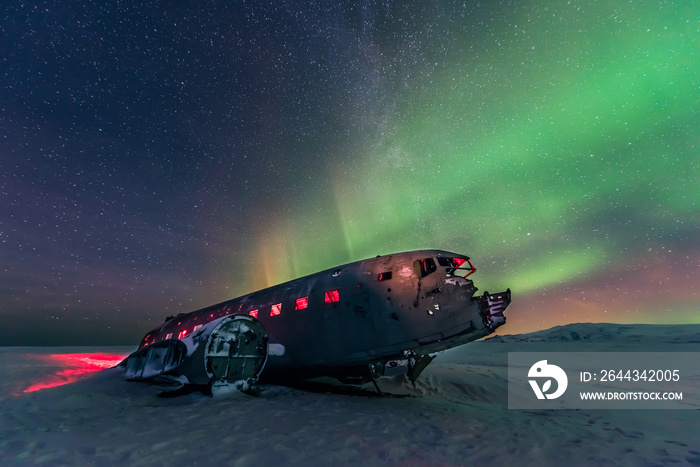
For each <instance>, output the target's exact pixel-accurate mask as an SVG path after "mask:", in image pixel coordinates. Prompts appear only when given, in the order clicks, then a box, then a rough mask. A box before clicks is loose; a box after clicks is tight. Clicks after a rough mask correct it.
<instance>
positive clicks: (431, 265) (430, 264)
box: [416, 258, 437, 277]
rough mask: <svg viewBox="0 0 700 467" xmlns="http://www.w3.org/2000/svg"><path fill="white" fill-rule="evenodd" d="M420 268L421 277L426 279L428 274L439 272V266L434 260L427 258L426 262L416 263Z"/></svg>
mask: <svg viewBox="0 0 700 467" xmlns="http://www.w3.org/2000/svg"><path fill="white" fill-rule="evenodd" d="M416 262H417V263H418V265H419V266H420V274H421V277H425V276H427V275H428V274H432V273H434V272H435V271H436V270H437V265H436V264H435V260H434V259H433V258H425V259H424V260H419V261H416Z"/></svg>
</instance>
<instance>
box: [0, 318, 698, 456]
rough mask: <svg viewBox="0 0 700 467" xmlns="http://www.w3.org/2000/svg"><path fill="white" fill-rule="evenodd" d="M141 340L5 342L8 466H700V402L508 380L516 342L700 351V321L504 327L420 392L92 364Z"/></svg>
mask: <svg viewBox="0 0 700 467" xmlns="http://www.w3.org/2000/svg"><path fill="white" fill-rule="evenodd" d="M131 350H133V348H131V347H121V348H101V347H100V348H97V347H90V348H72V349H67V348H62V347H61V348H56V347H54V348H26V347H25V348H17V347H14V348H7V347H6V348H2V347H0V370H1V371H2V373H3V378H2V379H0V465H2V466H14V465H50V466H54V465H80V466H90V465H95V466H108V465H129V466H130V465H148V466H157V465H182V466H188V465H193V466H195V465H217V466H218V465H233V466H259V465H402V466H413V465H416V466H423V465H425V466H435V465H553V466H554V465H556V466H562V465H565V466H568V465H632V466H652V465H677V466H685V465H696V466H697V465H700V409H695V410H546V411H536V410H509V409H508V404H507V379H506V378H507V353H508V352H509V351H511V352H513V351H518V352H523V351H525V352H526V351H538V352H539V351H551V352H567V351H667V352H669V351H670V352H672V351H678V352H698V351H700V325H669V326H656V325H617V324H573V325H568V326H562V327H556V328H552V329H550V330H546V331H540V332H536V333H531V334H524V335H518V336H497V337H495V338H491V339H488V340H485V341H480V342H474V343H471V344H468V345H465V346H462V347H460V348H457V349H453V350H450V351H448V352H445V353H444V354H442V355H440V356H438V358H437V359H436V360H435V361H434V362H433V363H432V364H431V365H430V366H429V367H428V368H427V369H426V370H425V372H424V373H423V375H422V376H421V378H420V379H419V381H418V383H417V385H416V388H415V389H414V388H413V387H412V386H411V385H410V383H407V382H405V381H404V380H401V379H385V380H383V381H382V382H381V385H382V388H383V389H384V390H390V391H391V392H392V393H393V395H383V396H379V395H376V393H372V392H371V391H365V390H352V391H346V390H334V391H331V390H330V389H329V388H328V387H321V388H319V387H312V388H308V389H299V388H287V387H282V386H261V387H259V390H258V394H257V395H256V396H249V395H244V394H235V395H229V396H226V397H222V398H210V397H206V396H203V395H201V394H199V393H195V394H190V395H186V396H182V397H177V398H168V399H164V398H159V397H156V394H157V393H158V392H159V391H160V390H161V388H159V387H158V386H153V385H147V384H142V383H131V382H127V381H124V380H123V378H122V377H121V375H120V372H119V370H117V369H106V370H103V371H94V372H92V373H89V374H88V373H85V374H82V372H83V371H85V370H97V369H100V368H101V367H103V366H108V365H109V364H110V363H109V362H111V361H114V360H118V359H119V358H120V357H122V356H125V355H127V354H128V353H129V352H130V351H131ZM71 355H72V356H73V357H71ZM110 356H111V358H112V360H110ZM698 364H699V365H700V362H699V363H698ZM76 378H77V380H76V381H74V382H71V383H69V384H62V385H58V384H59V383H64V382H67V381H70V380H73V379H76ZM51 386H55V387H51ZM27 389H29V391H28V392H25V391H26V390H27Z"/></svg>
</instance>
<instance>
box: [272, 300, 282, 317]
mask: <svg viewBox="0 0 700 467" xmlns="http://www.w3.org/2000/svg"><path fill="white" fill-rule="evenodd" d="M280 313H282V304H281V303H278V304H276V305H272V308H270V316H277V315H279V314H280Z"/></svg>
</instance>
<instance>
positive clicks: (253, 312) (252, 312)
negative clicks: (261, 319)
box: [248, 310, 258, 318]
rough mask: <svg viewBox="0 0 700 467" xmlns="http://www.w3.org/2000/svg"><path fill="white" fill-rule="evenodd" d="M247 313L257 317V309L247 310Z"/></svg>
mask: <svg viewBox="0 0 700 467" xmlns="http://www.w3.org/2000/svg"><path fill="white" fill-rule="evenodd" d="M248 314H249V315H250V316H252V317H253V318H257V317H258V310H253V311H249V312H248Z"/></svg>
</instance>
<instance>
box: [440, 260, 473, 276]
mask: <svg viewBox="0 0 700 467" xmlns="http://www.w3.org/2000/svg"><path fill="white" fill-rule="evenodd" d="M438 263H440V266H444V267H446V268H447V274H450V275H459V276H462V277H467V276H468V275H470V274H472V273H473V272H475V271H476V268H475V267H474V266H473V265H472V263H471V261H469V258H466V259H465V258H446V257H444V256H438ZM465 263H466V264H465Z"/></svg>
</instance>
